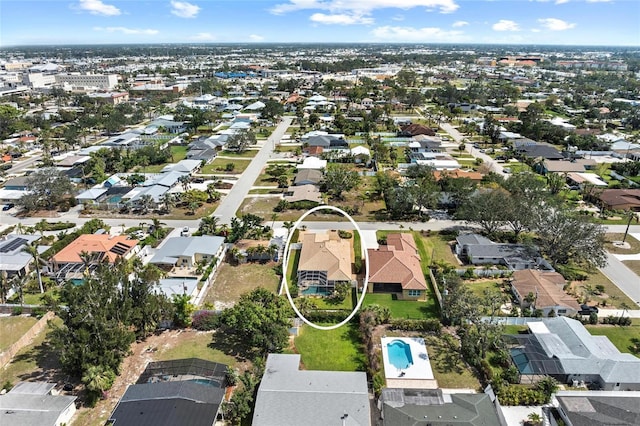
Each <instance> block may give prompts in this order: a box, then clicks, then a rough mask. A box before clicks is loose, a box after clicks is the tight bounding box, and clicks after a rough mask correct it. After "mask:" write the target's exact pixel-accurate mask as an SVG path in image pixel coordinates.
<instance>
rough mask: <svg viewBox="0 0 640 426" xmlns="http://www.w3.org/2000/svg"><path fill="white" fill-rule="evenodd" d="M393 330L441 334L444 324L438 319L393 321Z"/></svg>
mask: <svg viewBox="0 0 640 426" xmlns="http://www.w3.org/2000/svg"><path fill="white" fill-rule="evenodd" d="M389 323H390V324H391V328H393V329H396V330H403V331H426V332H429V333H436V334H440V332H441V331H442V324H441V323H440V321H439V320H437V319H427V320H414V319H391V321H390V322H389Z"/></svg>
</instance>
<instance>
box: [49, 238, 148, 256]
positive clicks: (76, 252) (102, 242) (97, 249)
mask: <svg viewBox="0 0 640 426" xmlns="http://www.w3.org/2000/svg"><path fill="white" fill-rule="evenodd" d="M137 244H138V240H130V239H128V238H127V237H126V236H122V235H118V236H112V235H109V234H83V235H80V236H79V237H78V238H76V239H75V240H74V241H73V242H71V243H70V244H69V245H68V246H66V247H65V248H63V249H62V250H60V251H59V252H58V253H56V254H55V255H54V256H53V257H52V259H51V260H52V261H53V262H54V263H82V259H80V253H82V252H83V251H84V252H87V253H104V257H105V258H106V259H108V261H109V263H113V262H115V260H116V259H117V258H118V257H120V256H124V255H126V254H127V253H129V252H130V251H131V249H132V248H133V247H135V246H136V245H137ZM116 246H117V247H116ZM120 253H122V254H120Z"/></svg>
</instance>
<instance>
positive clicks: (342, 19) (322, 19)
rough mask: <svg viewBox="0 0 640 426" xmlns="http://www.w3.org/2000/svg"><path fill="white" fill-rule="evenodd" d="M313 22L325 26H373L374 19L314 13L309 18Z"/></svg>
mask: <svg viewBox="0 0 640 426" xmlns="http://www.w3.org/2000/svg"><path fill="white" fill-rule="evenodd" d="M309 19H310V20H311V21H313V22H317V23H319V24H325V25H354V24H365V25H368V24H373V18H369V17H366V16H357V15H346V14H337V15H325V14H324V13H314V14H313V15H311V16H310V17H309Z"/></svg>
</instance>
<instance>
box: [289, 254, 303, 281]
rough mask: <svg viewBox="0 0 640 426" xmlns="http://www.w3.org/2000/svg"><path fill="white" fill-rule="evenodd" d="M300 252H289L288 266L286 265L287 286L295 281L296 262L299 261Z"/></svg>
mask: <svg viewBox="0 0 640 426" xmlns="http://www.w3.org/2000/svg"><path fill="white" fill-rule="evenodd" d="M300 251H301V250H291V251H290V252H289V254H290V255H289V258H288V261H289V264H288V265H287V284H288V285H292V284H293V283H294V282H295V281H296V276H297V273H298V262H299V261H300Z"/></svg>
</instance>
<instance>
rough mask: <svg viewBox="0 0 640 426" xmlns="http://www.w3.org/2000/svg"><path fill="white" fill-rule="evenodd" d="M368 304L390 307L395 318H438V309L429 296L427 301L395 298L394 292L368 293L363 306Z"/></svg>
mask: <svg viewBox="0 0 640 426" xmlns="http://www.w3.org/2000/svg"><path fill="white" fill-rule="evenodd" d="M368 305H380V306H386V307H388V308H389V311H391V316H392V317H393V318H410V319H425V318H438V309H437V308H436V304H435V299H434V298H433V297H429V299H428V300H427V301H426V302H422V301H417V300H394V299H393V295H392V294H383V293H367V294H366V296H365V297H364V302H362V306H363V307H364V306H368Z"/></svg>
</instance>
